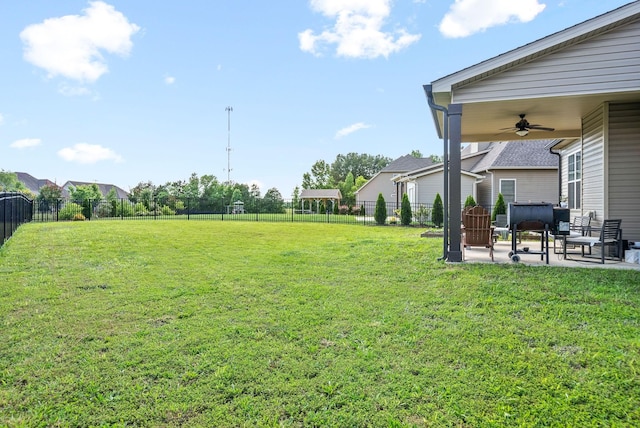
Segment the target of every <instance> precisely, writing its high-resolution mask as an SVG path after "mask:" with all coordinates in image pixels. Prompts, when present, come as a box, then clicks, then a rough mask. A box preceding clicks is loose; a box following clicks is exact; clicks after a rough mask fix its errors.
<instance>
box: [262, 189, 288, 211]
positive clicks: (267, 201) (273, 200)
mask: <svg viewBox="0 0 640 428" xmlns="http://www.w3.org/2000/svg"><path fill="white" fill-rule="evenodd" d="M262 208H263V210H264V211H265V212H268V213H278V214H279V213H284V199H282V195H281V194H280V192H279V191H278V189H276V188H275V187H272V188H271V189H269V190H267V193H265V194H264V198H262Z"/></svg>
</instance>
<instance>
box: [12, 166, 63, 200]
mask: <svg viewBox="0 0 640 428" xmlns="http://www.w3.org/2000/svg"><path fill="white" fill-rule="evenodd" d="M15 174H16V177H17V178H18V181H19V182H21V183H22V184H24V185H25V187H26V188H27V189H29V190H30V191H31V193H33V194H34V195H37V194H39V193H40V188H41V187H44V186H52V185H55V183H54V182H53V181H51V180H47V179H40V178H35V177H34V176H33V175H31V174H27V173H26V172H16V173H15Z"/></svg>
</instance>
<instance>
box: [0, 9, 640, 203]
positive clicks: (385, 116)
mask: <svg viewBox="0 0 640 428" xmlns="http://www.w3.org/2000/svg"><path fill="white" fill-rule="evenodd" d="M627 3H629V0H620V1H618V0H552V1H544V0H296V1H294V0H287V1H284V0H275V1H266V0H183V1H171V0H166V1H157V0H135V1H132V0H104V1H86V0H82V1H81V0H64V1H57V0H56V1H51V0H29V1H14V0H0V57H1V58H2V60H1V62H0V169H1V170H4V171H12V172H26V173H29V174H31V175H33V176H34V177H36V178H40V179H50V180H52V181H54V182H56V183H57V184H59V185H63V184H64V183H65V182H66V181H68V180H73V181H83V182H98V183H109V184H115V185H117V186H119V187H121V188H122V189H124V190H126V191H129V190H130V189H131V188H133V187H134V186H136V185H137V184H139V183H141V182H148V181H151V182H152V183H154V184H156V185H160V184H164V183H166V182H171V181H178V180H187V179H189V177H190V176H191V174H193V173H196V174H197V175H198V176H202V175H205V174H210V175H214V176H215V177H217V178H218V180H219V181H221V182H226V181H227V180H231V181H233V182H237V183H244V184H248V185H252V184H257V185H258V186H259V188H260V190H261V193H262V194H263V195H264V193H266V191H267V190H269V189H271V188H276V189H278V190H279V191H280V193H281V194H282V196H283V197H284V198H285V199H289V198H290V197H291V194H292V192H293V189H294V188H295V187H296V186H300V185H301V184H302V176H303V174H304V173H306V172H310V171H311V167H312V165H313V164H314V163H315V162H317V161H319V160H323V161H325V162H327V163H329V164H330V163H332V162H333V161H334V160H335V158H336V156H337V155H339V154H347V153H352V152H354V153H360V154H369V155H372V156H377V155H381V156H386V157H389V158H391V159H395V158H398V157H400V156H403V155H406V154H409V153H411V152H412V151H413V150H418V151H420V152H421V153H422V154H423V155H424V156H429V155H431V154H435V155H441V154H442V153H443V147H442V141H441V140H439V139H438V137H437V134H436V130H435V127H434V124H433V122H432V119H431V114H430V111H429V108H428V106H427V102H426V97H425V95H424V91H423V88H422V85H423V84H428V83H431V82H432V81H434V80H437V79H439V78H441V77H444V76H446V75H448V74H451V73H453V72H456V71H458V70H461V69H463V68H466V67H469V66H472V65H474V64H477V63H479V62H482V61H484V60H486V59H489V58H492V57H494V56H497V55H499V54H502V53H504V52H507V51H509V50H512V49H515V48H517V47H520V46H522V45H525V44H527V43H530V42H533V41H535V40H537V39H540V38H542V37H545V36H547V35H549V34H552V33H555V32H557V31H560V30H563V29H564V28H567V27H569V26H572V25H575V24H577V23H580V22H582V21H585V20H587V19H590V18H592V17H595V16H597V15H600V14H602V13H605V12H608V11H610V10H613V9H615V8H617V7H619V6H622V5H624V4H627ZM229 149H230V150H229Z"/></svg>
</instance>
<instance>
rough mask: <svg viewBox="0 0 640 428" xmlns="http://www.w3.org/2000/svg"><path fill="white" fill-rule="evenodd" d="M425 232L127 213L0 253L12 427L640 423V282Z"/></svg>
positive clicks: (18, 237)
mask: <svg viewBox="0 0 640 428" xmlns="http://www.w3.org/2000/svg"><path fill="white" fill-rule="evenodd" d="M421 231H422V230H421V229H418V228H402V227H375V226H361V225H360V226H358V225H339V224H338V225H336V224H307V223H293V224H291V223H259V222H257V223H256V222H246V223H245V222H207V221H197V222H196V221H193V222H185V221H170V220H167V221H157V222H153V221H148V222H143V221H120V222H89V221H87V222H73V223H39V224H35V223H32V224H27V225H24V226H22V227H21V228H20V229H19V230H18V231H17V233H16V234H15V235H14V237H13V238H12V239H11V240H10V241H9V242H7V244H5V246H4V247H3V248H2V249H0V321H1V325H0V328H1V330H0V331H1V336H0V338H1V340H0V419H1V420H0V426H5V425H8V426H222V427H226V426H233V427H237V426H246V427H253V426H294V427H298V426H339V427H356V426H375V427H400V426H465V427H466V426H473V427H476V426H579V427H584V426H640V373H639V371H640V276H639V273H638V272H637V271H617V270H604V269H564V268H549V267H528V266H524V265H520V264H506V265H505V264H500V265H490V264H482V265H446V264H444V263H442V262H438V261H437V260H436V259H437V257H438V256H439V255H440V252H441V248H442V241H441V239H436V238H430V239H425V238H420V237H419V234H420V232H421Z"/></svg>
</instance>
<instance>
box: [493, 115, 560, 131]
mask: <svg viewBox="0 0 640 428" xmlns="http://www.w3.org/2000/svg"><path fill="white" fill-rule="evenodd" d="M525 116H526V115H525V114H524V113H522V114H520V120H519V121H518V122H517V123H516V124H515V125H514V126H513V128H502V129H501V131H506V130H509V131H515V132H516V134H517V135H519V136H521V137H524V136H525V135H527V134H529V131H555V128H547V127H546V126H542V125H534V124H531V123H529V121H528V120H527V119H525V118H524V117H525Z"/></svg>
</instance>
